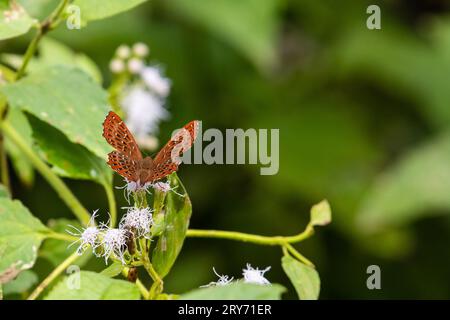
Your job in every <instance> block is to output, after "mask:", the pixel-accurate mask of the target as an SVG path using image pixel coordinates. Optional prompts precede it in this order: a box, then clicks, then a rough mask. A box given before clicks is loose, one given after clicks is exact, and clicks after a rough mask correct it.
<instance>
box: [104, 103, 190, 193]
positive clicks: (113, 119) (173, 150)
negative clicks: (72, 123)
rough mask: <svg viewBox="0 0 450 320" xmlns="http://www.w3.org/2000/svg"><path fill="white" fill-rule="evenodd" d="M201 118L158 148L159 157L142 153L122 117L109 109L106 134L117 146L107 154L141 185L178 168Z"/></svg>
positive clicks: (121, 171) (118, 168)
mask: <svg viewBox="0 0 450 320" xmlns="http://www.w3.org/2000/svg"><path fill="white" fill-rule="evenodd" d="M198 128H199V121H196V120H194V121H191V122H189V123H188V124H187V125H185V126H184V127H183V129H181V130H180V131H178V132H177V133H176V134H175V135H174V136H173V137H172V139H170V140H169V142H167V144H166V145H165V146H164V147H163V148H162V149H161V150H160V151H159V152H158V154H157V155H156V157H155V158H154V159H152V158H151V157H145V158H143V157H142V154H141V151H139V147H138V145H137V143H136V140H134V137H133V135H132V134H131V132H130V130H128V128H127V126H126V125H125V123H124V122H123V121H122V119H121V118H120V117H119V116H118V115H117V114H116V113H114V112H113V111H110V112H109V113H108V115H107V116H106V119H105V121H104V122H103V137H105V139H106V141H107V142H108V143H109V144H110V145H111V146H113V147H114V149H116V151H112V152H110V153H109V154H108V164H109V166H110V167H111V168H112V169H113V170H114V171H116V172H117V173H118V174H120V175H121V176H122V177H124V178H125V179H126V180H127V182H134V183H135V184H136V185H135V187H136V188H137V189H138V188H142V187H145V186H146V185H148V184H151V183H153V182H155V181H157V180H160V179H162V178H164V177H166V176H167V175H169V174H171V173H172V172H175V171H177V169H178V166H179V165H180V163H181V159H180V157H181V155H182V154H183V152H185V151H186V150H188V149H189V148H190V147H191V146H192V144H193V143H194V140H195V138H196V137H197V131H198Z"/></svg>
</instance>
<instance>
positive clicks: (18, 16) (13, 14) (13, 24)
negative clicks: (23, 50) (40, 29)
mask: <svg viewBox="0 0 450 320" xmlns="http://www.w3.org/2000/svg"><path fill="white" fill-rule="evenodd" d="M33 23H34V20H33V19H32V18H31V17H30V16H29V15H28V13H27V12H26V11H25V9H24V8H23V7H22V6H21V5H20V4H18V3H17V2H16V1H9V0H0V40H4V39H9V38H13V37H17V36H20V35H22V34H24V33H27V32H28V30H30V28H31V26H32V25H33Z"/></svg>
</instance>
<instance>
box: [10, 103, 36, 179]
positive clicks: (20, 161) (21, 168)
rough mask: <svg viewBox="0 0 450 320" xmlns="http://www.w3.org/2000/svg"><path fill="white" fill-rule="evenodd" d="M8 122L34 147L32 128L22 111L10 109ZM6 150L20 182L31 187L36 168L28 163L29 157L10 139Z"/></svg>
mask: <svg viewBox="0 0 450 320" xmlns="http://www.w3.org/2000/svg"><path fill="white" fill-rule="evenodd" d="M6 121H8V122H9V123H10V124H11V125H12V126H13V127H14V128H15V129H16V130H17V131H18V132H19V134H20V136H21V137H22V138H23V139H24V141H25V142H26V143H27V144H28V145H29V146H31V145H32V143H33V139H32V138H31V127H30V124H29V123H28V120H27V118H26V117H25V115H24V114H23V112H22V111H21V110H19V109H16V108H10V109H9V110H8V115H7V116H6ZM5 149H6V152H7V153H8V155H9V156H10V158H11V162H12V165H13V168H14V171H15V172H16V174H17V176H18V177H19V179H20V181H21V182H22V183H23V184H25V185H26V186H31V185H32V184H33V182H34V168H33V166H32V164H31V163H30V161H28V159H27V157H26V156H24V155H23V153H22V151H20V149H19V148H18V147H17V146H16V145H15V144H14V143H13V142H12V141H11V140H10V139H9V138H8V137H5Z"/></svg>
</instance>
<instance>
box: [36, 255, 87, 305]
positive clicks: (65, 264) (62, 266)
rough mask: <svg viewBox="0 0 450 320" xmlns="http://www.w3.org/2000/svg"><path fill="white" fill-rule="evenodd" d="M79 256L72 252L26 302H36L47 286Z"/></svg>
mask: <svg viewBox="0 0 450 320" xmlns="http://www.w3.org/2000/svg"><path fill="white" fill-rule="evenodd" d="M79 257H80V256H79V255H78V254H77V253H76V252H74V253H72V254H71V255H70V256H69V257H68V258H67V259H66V260H64V261H63V262H62V263H61V264H60V265H59V266H57V267H56V268H55V269H54V270H53V271H52V272H51V273H50V274H49V275H48V276H47V278H45V279H44V281H42V282H41V283H40V284H39V285H38V286H37V287H36V289H34V291H33V292H32V293H31V294H30V296H29V297H28V300H36V298H37V297H38V296H39V295H40V294H41V293H42V291H44V289H45V288H47V287H48V285H49V284H50V283H51V282H52V281H53V280H55V279H56V278H57V277H58V276H59V275H60V274H61V273H62V272H63V271H64V270H66V269H67V268H68V267H69V266H70V265H71V264H72V263H74V262H75V260H77V259H78V258H79Z"/></svg>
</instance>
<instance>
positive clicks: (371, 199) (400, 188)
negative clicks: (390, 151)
mask: <svg viewBox="0 0 450 320" xmlns="http://www.w3.org/2000/svg"><path fill="white" fill-rule="evenodd" d="M449 163H450V132H446V133H444V134H442V135H441V136H438V137H436V138H434V139H432V140H430V141H429V142H427V143H425V144H423V145H421V146H419V147H417V148H416V149H413V150H412V151H410V152H409V153H407V154H406V155H405V156H404V157H403V158H402V159H400V160H399V161H398V162H397V164H395V165H393V166H392V167H391V168H389V169H388V170H386V171H385V173H384V174H383V175H382V176H380V178H379V179H378V180H377V181H376V182H375V183H374V185H373V186H372V187H371V189H370V190H369V191H368V193H367V195H366V197H365V199H364V200H363V203H362V206H361V209H360V211H359V213H358V217H357V222H358V227H360V228H363V230H364V232H377V231H379V230H383V229H384V228H386V227H394V226H401V225H403V224H405V223H409V222H411V221H413V220H414V219H417V218H419V217H421V215H423V214H429V213H430V212H449V209H450V197H449V195H448V191H449V190H450V167H449Z"/></svg>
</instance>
